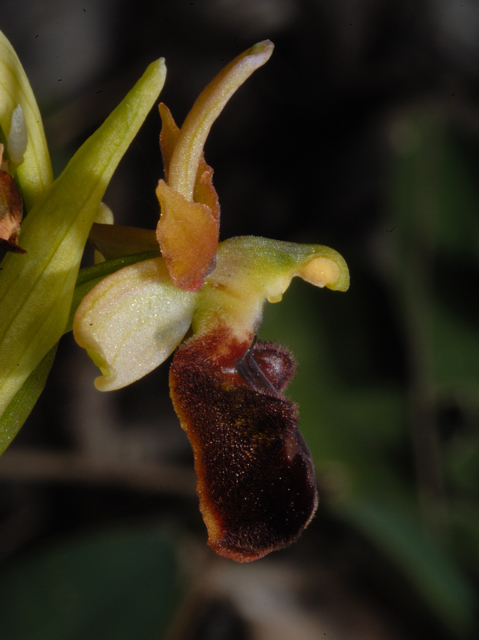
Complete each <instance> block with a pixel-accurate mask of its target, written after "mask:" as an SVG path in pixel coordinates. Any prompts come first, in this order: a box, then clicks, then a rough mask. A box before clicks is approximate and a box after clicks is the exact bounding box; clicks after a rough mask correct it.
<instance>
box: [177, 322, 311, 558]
mask: <svg viewBox="0 0 479 640" xmlns="http://www.w3.org/2000/svg"><path fill="white" fill-rule="evenodd" d="M293 372H294V361H293V360H292V357H291V356H290V355H289V353H288V352H287V351H286V350H285V349H283V348H281V347H278V346H277V345H272V344H268V343H256V344H254V345H253V346H252V347H251V348H249V343H248V342H247V343H241V342H239V341H238V340H236V339H235V338H234V336H233V335H232V333H231V331H230V330H229V328H228V327H226V326H221V327H219V328H217V329H216V330H214V331H212V332H210V333H208V334H203V335H201V336H198V337H195V338H193V339H191V340H189V341H188V342H187V343H186V344H185V345H184V346H182V347H181V348H180V349H178V351H177V352H176V354H175V356H174V359H173V364H172V366H171V369H170V389H171V397H172V399H173V404H174V406H175V410H176V412H177V414H178V416H179V418H180V421H181V424H182V427H183V428H184V429H185V431H186V432H187V434H188V437H189V439H190V441H191V444H192V447H193V452H194V457H195V470H196V473H197V477H198V483H197V491H198V496H199V499H200V509H201V512H202V515H203V519H204V521H205V524H206V527H207V529H208V544H209V545H210V546H211V547H212V548H213V549H214V550H215V551H216V552H217V553H218V554H219V555H221V556H224V557H226V558H231V559H232V560H236V561H239V562H249V561H252V560H257V559H259V558H261V557H263V556H264V555H266V554H267V553H270V552H271V551H274V550H275V549H280V548H282V547H284V546H285V545H288V544H289V543H291V542H293V541H294V540H295V539H296V538H297V537H298V536H299V535H300V533H301V532H302V531H303V529H304V528H305V527H306V526H307V524H308V523H309V521H310V520H311V518H312V517H313V515H314V512H315V510H316V506H317V503H318V497H317V490H316V482H315V475H314V467H313V462H312V458H311V454H310V452H309V450H308V448H307V446H306V444H305V442H304V440H303V438H302V436H301V433H300V432H299V430H298V427H297V424H298V414H297V409H296V406H295V405H294V404H293V403H292V402H290V401H289V400H288V399H287V398H286V397H285V396H284V395H283V389H284V387H285V386H286V384H287V382H288V381H289V379H290V377H291V375H292V374H293Z"/></svg>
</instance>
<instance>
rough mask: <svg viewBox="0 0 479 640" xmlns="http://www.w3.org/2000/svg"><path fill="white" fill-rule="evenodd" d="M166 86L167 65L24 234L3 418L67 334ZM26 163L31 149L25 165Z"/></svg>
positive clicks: (75, 162) (12, 289)
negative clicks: (127, 168)
mask: <svg viewBox="0 0 479 640" xmlns="http://www.w3.org/2000/svg"><path fill="white" fill-rule="evenodd" d="M164 79H165V67H164V63H163V61H157V62H155V63H153V64H152V65H150V66H149V67H148V69H147V70H146V72H145V74H144V75H143V77H142V78H141V79H140V80H139V81H138V83H137V84H136V85H135V87H134V88H133V89H132V90H131V91H130V93H129V94H128V95H127V96H126V98H125V99H124V100H123V102H122V103H121V104H120V105H119V106H118V107H117V108H116V109H115V110H114V111H113V113H112V114H111V115H110V116H109V117H108V118H107V120H106V121H105V122H104V124H103V125H102V126H101V127H100V128H99V129H98V131H96V132H95V133H94V134H93V135H92V136H91V137H90V138H89V139H88V140H87V141H86V142H85V143H84V144H83V145H82V147H81V148H80V149H79V150H78V151H77V153H76V154H75V155H74V157H73V158H72V159H71V160H70V162H69V163H68V165H67V167H66V169H65V170H64V171H63V173H62V174H61V175H60V177H59V178H58V179H57V180H55V182H54V183H53V184H52V185H51V186H50V187H49V189H48V194H46V196H44V197H42V198H39V199H38V200H37V201H36V202H35V204H34V206H33V207H32V209H31V210H30V211H29V213H28V216H27V217H26V219H25V220H24V222H23V224H22V234H21V245H22V247H24V248H25V249H26V250H27V251H28V254H27V255H25V256H17V255H14V254H11V253H10V254H8V255H7V256H6V257H5V259H4V260H3V263H2V267H3V269H2V271H1V277H0V308H1V309H2V313H1V317H0V415H1V414H3V411H4V410H5V408H6V406H8V403H9V402H10V400H11V399H12V398H13V397H14V395H15V393H16V392H17V390H18V389H19V388H20V386H21V385H22V384H23V382H24V381H25V380H26V378H27V377H28V376H29V374H30V373H31V371H33V369H34V368H35V367H36V366H37V364H38V363H39V362H40V361H41V359H42V358H43V357H44V356H45V354H46V353H47V352H48V351H49V350H50V349H51V348H52V346H53V345H54V344H55V343H56V342H57V341H58V340H59V339H60V337H61V335H62V334H63V331H64V329H65V326H66V323H67V320H68V315H69V311H70V305H71V301H72V297H73V290H74V287H75V281H76V277H77V273H78V268H79V264H80V259H81V256H82V253H83V248H84V245H85V242H86V239H87V237H88V232H89V229H90V227H91V225H92V222H93V220H94V219H95V216H96V213H97V210H98V206H99V204H100V202H101V199H102V197H103V194H104V192H105V189H106V187H107V185H108V183H109V181H110V178H111V176H112V174H113V172H114V170H115V169H116V167H117V165H118V163H119V161H120V160H121V158H122V156H123V154H124V153H125V151H126V150H127V148H128V146H129V144H130V142H131V141H132V139H133V138H134V136H135V135H136V133H137V131H138V129H139V128H140V126H141V124H142V123H143V121H144V119H145V117H146V115H147V114H148V112H149V111H150V109H151V107H152V106H153V104H154V103H155V102H156V100H157V98H158V94H159V92H160V90H161V88H162V86H163V82H164ZM22 106H23V105H22ZM23 111H24V113H25V111H26V110H25V107H24V106H23ZM25 118H26V120H27V117H26V113H25ZM27 125H28V120H27ZM27 155H28V149H27V152H26V154H25V162H26V161H27ZM22 166H23V165H22ZM22 186H23V185H22ZM0 435H1V434H0ZM8 437H10V436H8ZM5 441H6V440H5Z"/></svg>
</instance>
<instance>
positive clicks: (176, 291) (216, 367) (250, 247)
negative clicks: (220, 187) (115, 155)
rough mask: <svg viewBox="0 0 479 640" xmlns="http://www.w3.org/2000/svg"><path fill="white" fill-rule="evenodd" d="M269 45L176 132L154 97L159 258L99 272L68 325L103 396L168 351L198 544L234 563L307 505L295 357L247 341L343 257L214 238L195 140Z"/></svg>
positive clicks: (290, 525)
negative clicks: (196, 502) (202, 528)
mask: <svg viewBox="0 0 479 640" xmlns="http://www.w3.org/2000/svg"><path fill="white" fill-rule="evenodd" d="M272 50H273V45H272V43H270V42H269V41H265V42H262V43H259V44H257V45H255V46H254V47H252V48H251V49H249V50H248V51H246V52H244V53H243V54H241V55H240V56H238V57H237V58H236V59H235V60H233V62H231V63H230V64H229V65H228V66H227V67H226V68H225V69H224V70H223V71H222V72H220V74H219V75H218V76H217V77H216V78H215V79H214V80H213V81H212V82H211V83H210V84H209V85H208V86H207V87H206V89H205V90H204V92H203V93H202V94H201V95H200V97H199V98H198V100H197V101H196V103H195V105H194V106H193V109H192V110H191V112H190V114H189V115H188V117H187V118H186V120H185V123H184V124H183V126H182V127H181V129H179V128H178V127H177V126H176V124H175V122H174V120H173V117H172V116H171V113H170V112H169V110H168V109H167V108H166V107H165V106H164V105H160V114H161V117H162V121H163V129H162V134H161V138H160V142H161V149H162V154H163V159H164V165H165V180H160V182H159V185H158V188H157V195H158V199H159V202H160V206H161V217H160V221H159V223H158V228H157V231H156V238H157V240H158V243H159V247H160V249H161V253H162V256H161V257H157V258H152V259H149V260H145V261H142V262H138V263H136V264H132V265H130V266H128V267H125V268H124V269H121V270H119V271H117V272H116V273H113V274H111V275H109V276H108V277H106V278H105V279H104V280H102V282H101V283H99V284H98V285H97V286H96V287H95V288H93V289H92V291H91V292H90V293H89V294H88V295H87V296H86V297H85V298H84V300H83V302H82V303H81V305H80V306H79V308H78V311H77V313H76V316H75V321H74V327H73V328H74V335H75V338H76V340H77V342H78V343H79V344H80V345H81V346H83V347H85V348H86V349H87V351H88V352H89V354H90V355H91V357H92V358H93V360H94V362H95V363H96V364H97V365H98V366H99V368H100V370H101V373H102V375H101V376H100V377H99V378H97V379H96V381H95V384H96V386H97V388H98V389H101V390H112V389H119V388H121V387H123V386H125V385H127V384H130V383H131V382H133V381H135V380H137V379H139V378H141V377H142V376H144V375H146V374H147V373H148V372H150V371H151V370H152V369H154V368H155V367H157V366H158V365H159V364H161V363H162V362H163V361H164V360H166V358H167V357H168V356H169V355H170V354H171V353H173V351H174V350H175V349H176V348H177V347H179V348H178V350H177V351H176V353H175V355H174V358H173V363H172V365H171V369H170V390H171V397H172V400H173V404H174V407H175V410H176V413H177V414H178V417H179V419H180V422H181V425H182V427H183V429H184V430H185V431H186V433H187V435H188V438H189V440H190V442H191V444H192V447H193V452H194V458H195V470H196V473H197V477H198V484H197V490H198V495H199V499H200V509H201V512H202V515H203V519H204V521H205V524H206V527H207V530H208V543H209V545H210V546H211V547H212V548H213V549H214V550H215V551H216V552H217V553H218V554H220V555H222V556H225V557H228V558H231V559H233V560H237V561H240V562H247V561H251V560H255V559H258V558H261V557H262V556H264V555H266V554H267V553H269V552H270V551H273V550H275V549H279V548H281V547H284V546H285V545H287V544H289V543H290V542H292V541H293V540H294V539H295V538H297V537H298V535H300V533H301V532H302V531H303V529H304V528H305V527H306V525H307V524H308V522H309V521H310V520H311V518H312V517H313V515H314V511H315V509H316V506H317V503H318V496H317V490H316V482H315V474H314V466H313V461H312V457H311V454H310V452H309V450H308V448H307V445H306V443H305V442H304V440H303V438H302V436H301V433H300V432H299V429H298V410H297V407H296V405H295V404H294V403H292V402H291V401H290V400H289V399H288V398H287V397H286V396H285V394H284V391H285V389H286V386H287V384H288V382H289V381H290V380H291V378H292V376H293V374H294V370H295V363H294V359H293V357H292V356H291V355H290V353H289V352H288V351H287V350H286V349H284V348H283V347H280V346H278V345H275V344H270V343H265V342H258V341H257V340H256V334H257V331H258V327H259V324H260V322H261V318H262V313H263V306H264V302H265V301H266V300H268V301H269V302H279V301H280V300H281V297H282V295H283V293H284V292H285V291H286V289H287V288H288V286H289V284H290V282H291V280H292V278H293V277H295V276H299V277H301V278H303V279H304V280H306V281H307V282H310V283H311V284H314V285H315V286H318V287H328V288H330V289H334V290H340V291H344V290H346V289H347V288H348V285H349V275H348V269H347V266H346V264H345V262H344V260H343V258H342V257H341V256H340V255H339V254H338V253H337V252H336V251H334V250H333V249H329V248H328V247H323V246H321V245H297V244H293V243H288V242H279V241H275V240H268V239H265V238H256V237H248V236H246V237H238V238H231V239H229V240H226V241H224V242H221V243H218V230H219V204H218V196H217V194H216V191H215V189H214V187H213V184H212V175H213V172H212V169H211V168H210V167H208V165H207V164H206V162H205V160H204V158H203V145H204V143H205V140H206V137H207V135H208V132H209V130H210V128H211V125H212V123H213V121H214V120H215V119H216V117H217V116H218V115H219V113H220V112H221V110H222V109H223V107H224V105H225V104H226V102H227V100H228V99H229V98H230V97H231V95H232V94H233V93H234V91H236V89H237V88H238V87H239V86H240V85H241V84H242V83H243V82H244V80H246V78H247V77H249V75H251V73H252V72H253V71H254V70H255V69H256V68H258V67H259V66H261V65H262V64H264V63H265V62H266V61H267V60H268V59H269V57H270V55H271V53H272ZM92 238H93V241H94V244H95V246H96V248H97V249H98V250H100V251H101V252H102V253H103V255H104V256H105V257H106V258H107V259H110V258H116V257H118V256H119V255H125V254H126V253H134V252H135V251H140V250H142V249H144V250H146V249H148V250H151V249H152V248H154V247H155V236H154V232H150V233H148V232H146V231H143V230H141V231H140V230H137V231H135V230H132V229H122V228H118V227H114V226H110V225H94V228H93V230H92ZM129 244H130V249H129V248H128V245H129ZM157 246H158V245H157ZM187 333H191V337H189V338H188V339H187V340H186V341H185V342H184V343H183V344H181V343H182V341H183V340H184V338H185V336H186V335H187Z"/></svg>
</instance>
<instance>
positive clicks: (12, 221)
mask: <svg viewBox="0 0 479 640" xmlns="http://www.w3.org/2000/svg"><path fill="white" fill-rule="evenodd" d="M22 215H23V201H22V195H21V193H20V189H19V188H18V187H17V184H16V182H15V180H14V179H13V178H12V176H11V175H10V174H9V173H8V172H7V171H3V170H2V169H0V247H1V248H2V249H5V250H6V251H12V252H13V253H26V251H25V249H22V247H20V246H18V234H19V233H20V222H21V221H22Z"/></svg>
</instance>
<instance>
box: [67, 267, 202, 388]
mask: <svg viewBox="0 0 479 640" xmlns="http://www.w3.org/2000/svg"><path fill="white" fill-rule="evenodd" d="M197 295H198V294H196V293H190V292H188V291H183V290H182V289H179V288H178V287H175V285H174V284H173V283H172V282H171V278H170V276H169V274H168V270H167V268H166V265H165V261H164V260H163V258H155V259H153V260H145V261H144V262H137V263H136V264H133V265H130V266H129V267H125V268H124V269H121V270H120V271H117V272H116V273H114V274H112V275H110V276H108V277H106V278H105V279H104V280H102V281H101V282H100V283H99V284H98V285H97V286H96V287H95V288H94V289H92V291H90V293H89V294H88V295H87V296H86V297H85V298H84V299H83V301H82V303H81V304H80V306H79V307H78V311H77V313H76V314H75V319H74V322H73V334H74V336H75V340H76V341H77V342H78V344H79V345H80V346H81V347H84V348H85V349H86V350H87V351H88V354H89V355H90V357H91V358H92V360H93V361H94V362H95V364H96V365H97V366H98V367H99V368H100V369H101V371H102V374H103V375H102V376H101V377H99V378H97V379H96V380H95V386H96V388H97V389H99V390H100V391H111V390H113V389H120V388H121V387H125V386H126V385H128V384H130V383H132V382H134V381H135V380H138V379H139V378H142V377H143V376H145V375H146V374H147V373H149V372H150V371H152V370H153V369H155V368H156V367H158V366H159V365H160V364H161V363H162V362H163V361H164V360H166V358H167V357H168V356H169V355H170V354H171V353H172V352H173V351H174V349H175V348H176V347H177V346H178V344H179V343H180V341H181V340H182V338H183V337H184V335H185V333H186V332H187V331H188V329H189V326H190V324H191V318H192V315H193V310H194V307H195V304H196V300H197Z"/></svg>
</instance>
